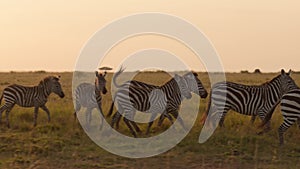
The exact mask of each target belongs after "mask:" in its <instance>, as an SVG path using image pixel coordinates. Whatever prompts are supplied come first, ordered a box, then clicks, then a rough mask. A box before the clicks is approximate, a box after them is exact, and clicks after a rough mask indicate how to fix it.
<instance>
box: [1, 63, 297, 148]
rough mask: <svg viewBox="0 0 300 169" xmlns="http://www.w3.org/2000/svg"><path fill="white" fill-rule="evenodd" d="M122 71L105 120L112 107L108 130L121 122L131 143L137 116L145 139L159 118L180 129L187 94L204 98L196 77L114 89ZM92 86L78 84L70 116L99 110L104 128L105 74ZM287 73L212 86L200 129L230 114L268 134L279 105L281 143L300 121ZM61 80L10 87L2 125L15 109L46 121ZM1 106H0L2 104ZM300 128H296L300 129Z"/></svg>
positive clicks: (5, 96)
mask: <svg viewBox="0 0 300 169" xmlns="http://www.w3.org/2000/svg"><path fill="white" fill-rule="evenodd" d="M123 71H124V69H122V68H121V69H120V70H119V71H118V72H117V73H116V74H115V76H114V77H113V84H114V85H115V86H116V87H117V92H116V93H115V95H114V97H113V101H112V104H111V108H110V110H109V113H108V115H107V117H110V116H111V115H112V114H113V110H114V105H115V104H116V106H117V108H118V109H117V111H116V112H115V113H114V114H113V117H112V120H111V126H112V127H114V126H115V125H116V127H117V129H118V127H119V122H120V119H121V118H123V121H124V122H125V124H126V126H127V127H128V129H129V130H130V132H131V134H132V135H133V136H134V137H137V132H140V131H141V130H140V128H139V127H138V125H137V124H136V123H135V122H134V121H133V119H134V116H135V114H136V111H141V112H145V113H151V117H150V120H149V123H148V128H147V131H146V133H147V134H149V131H150V128H151V126H152V124H153V120H154V119H155V118H156V116H157V115H160V118H159V122H158V124H159V125H161V123H162V122H163V120H164V118H167V119H169V120H170V122H171V123H173V118H175V119H177V120H178V121H179V123H180V124H181V126H182V127H183V128H185V126H184V123H183V120H182V119H181V117H180V116H179V113H178V111H179V108H180V105H181V102H182V101H183V100H184V99H190V98H191V97H192V93H195V94H197V95H199V96H200V97H201V98H206V97H207V96H208V92H207V91H206V89H205V88H204V87H203V84H202V83H201V81H200V79H199V78H198V75H197V74H196V73H192V72H189V73H186V74H184V75H182V76H180V75H177V74H175V76H174V77H173V78H171V79H170V80H169V81H168V82H166V83H165V84H163V85H161V86H156V85H151V84H147V83H143V82H140V81H136V80H132V81H127V82H125V83H123V84H121V85H119V84H117V82H116V78H117V77H118V76H119V75H120V74H122V72H123ZM95 74H96V78H95V83H94V84H89V83H82V84H80V85H78V86H77V88H76V89H75V92H74V100H75V112H74V116H75V117H76V114H77V112H78V111H79V110H80V109H81V107H86V108H87V110H86V124H87V125H90V123H91V119H92V118H91V117H92V116H91V112H92V109H95V108H96V109H98V111H99V113H100V117H101V126H100V128H101V127H102V125H103V118H104V114H103V111H102V94H106V93H107V89H106V79H105V77H106V74H107V73H106V72H105V73H104V74H101V73H98V72H96V73H95ZM290 74H291V71H289V72H288V73H286V72H285V71H284V70H281V73H280V75H278V76H277V77H275V78H273V79H272V80H271V81H269V82H266V83H264V84H262V85H252V86H250V85H243V84H238V83H233V82H227V81H225V82H219V83H216V84H214V85H213V87H212V89H211V92H210V94H209V96H210V100H209V104H208V108H207V111H206V112H205V113H204V114H203V116H202V119H201V121H202V123H204V121H207V123H215V122H216V121H219V126H220V127H223V126H224V119H225V116H226V114H227V112H228V111H229V110H234V111H235V112H238V113H241V114H244V115H250V116H252V122H253V121H254V119H255V117H256V116H258V117H259V118H260V119H261V120H262V121H263V123H262V125H261V126H263V127H265V128H264V130H263V131H262V132H266V131H268V130H269V129H270V119H271V117H272V114H273V112H274V109H275V107H276V106H277V105H278V104H279V103H281V112H282V115H283V119H284V121H283V123H282V124H281V125H280V127H279V129H278V133H279V143H280V145H282V144H283V143H284V139H283V134H284V132H285V131H286V130H287V129H288V128H289V127H290V126H291V125H293V124H294V123H295V122H296V121H298V122H299V121H300V89H299V88H298V86H297V85H296V83H295V82H294V80H293V79H292V78H291V77H290ZM59 79H60V77H57V76H49V77H46V78H45V79H43V80H41V81H40V83H39V84H38V85H37V86H33V87H26V86H21V85H16V84H14V85H10V86H8V87H6V88H5V89H4V91H3V93H2V96H1V100H2V99H4V100H5V104H4V105H2V106H1V107H0V122H1V117H2V112H4V111H6V125H7V127H8V128H9V127H10V123H9V112H10V111H11V109H12V108H13V107H14V105H15V104H17V105H19V106H21V107H34V126H36V124H37V115H38V109H39V108H41V109H43V110H44V111H45V112H46V113H47V115H48V121H50V111H49V110H48V108H47V107H46V105H45V104H46V102H47V98H48V96H49V95H50V94H51V93H55V94H57V95H58V96H59V97H61V98H63V97H64V95H65V94H64V92H63V90H62V87H61V84H60V82H59ZM1 100H0V101H1ZM299 127H300V125H299Z"/></svg>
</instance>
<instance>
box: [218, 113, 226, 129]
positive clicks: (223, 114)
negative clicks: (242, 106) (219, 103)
mask: <svg viewBox="0 0 300 169" xmlns="http://www.w3.org/2000/svg"><path fill="white" fill-rule="evenodd" d="M226 113H227V111H224V112H223V113H222V115H221V118H220V121H219V126H220V127H223V128H224V127H225V125H224V121H225V116H226Z"/></svg>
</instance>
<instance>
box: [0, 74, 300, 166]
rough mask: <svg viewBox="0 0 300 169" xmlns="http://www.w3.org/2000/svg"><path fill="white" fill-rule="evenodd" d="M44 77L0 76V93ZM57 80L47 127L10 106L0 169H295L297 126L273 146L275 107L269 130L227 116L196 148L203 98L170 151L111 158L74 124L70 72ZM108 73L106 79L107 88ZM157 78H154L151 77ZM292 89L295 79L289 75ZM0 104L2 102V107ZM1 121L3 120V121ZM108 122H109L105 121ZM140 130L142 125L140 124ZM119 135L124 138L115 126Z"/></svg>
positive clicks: (262, 77)
mask: <svg viewBox="0 0 300 169" xmlns="http://www.w3.org/2000/svg"><path fill="white" fill-rule="evenodd" d="M50 74H52V75H53V74H57V73H48V72H28V73H26V72H23V73H21V72H13V73H0V91H2V90H3V89H4V88H5V87H6V86H7V85H9V84H13V83H18V84H23V85H35V84H38V82H39V81H40V80H41V79H42V78H44V77H45V76H47V75H50ZM59 74H60V75H61V77H62V78H61V82H62V85H63V89H64V92H65V93H66V97H65V98H64V99H60V98H59V97H58V96H56V95H51V96H50V98H49V102H48V103H47V106H48V108H49V110H50V112H51V118H52V119H51V122H50V123H47V116H46V113H44V112H43V111H42V110H40V113H39V116H38V125H37V127H33V109H32V108H21V107H18V106H15V107H14V108H13V110H12V111H11V113H10V122H11V129H7V128H6V127H5V124H4V120H3V121H2V124H1V125H0V168H43V169H47V168H58V169H59V168H64V169H66V168H222V169H223V168H297V166H299V165H300V162H299V158H300V147H299V145H298V143H299V140H300V134H299V129H298V128H297V126H296V125H295V126H293V127H291V128H290V129H289V130H288V131H287V132H286V134H285V141H286V144H285V145H284V146H283V147H279V146H278V137H277V128H278V127H279V125H280V123H281V121H282V117H281V114H280V111H279V108H277V109H276V111H275V113H274V116H273V118H272V130H271V131H270V132H268V133H267V134H265V135H262V136H258V135H256V134H255V133H256V132H257V131H258V129H257V126H258V125H259V123H260V120H258V119H257V120H256V122H255V124H254V126H253V125H251V124H250V117H246V116H243V115H240V114H237V113H235V112H229V113H228V116H227V117H226V120H225V126H226V127H225V128H224V129H221V128H218V129H217V130H216V131H215V133H214V134H213V136H212V137H211V138H210V139H209V140H208V141H207V142H205V143H204V144H199V143H198V137H199V134H200V131H201V127H202V126H201V125H200V124H199V121H200V117H201V115H202V113H203V112H204V111H205V109H206V104H207V99H206V100H203V99H202V100H201V103H202V104H201V106H200V111H199V114H198V119H197V120H196V123H195V125H194V126H193V128H192V130H191V131H190V133H189V134H188V135H187V136H186V137H185V138H184V139H183V141H181V142H180V143H179V144H178V145H177V146H175V147H174V148H173V149H171V150H169V151H167V152H166V153H163V154H161V155H158V156H154V157H150V158H144V159H129V158H124V157H120V156H117V155H114V154H111V153H109V152H107V151H105V150H103V149H102V148H100V147H98V146H97V145H96V144H95V143H93V142H92V141H91V140H90V138H89V137H88V136H87V135H86V134H85V132H84V131H83V129H82V128H81V126H80V124H79V123H78V122H76V121H74V117H73V112H74V108H73V103H72V95H71V91H72V89H71V86H72V84H71V83H72V73H68V72H64V73H59ZM111 76H112V75H111V74H109V76H108V85H107V87H108V88H110V79H111ZM157 76H159V78H157ZM226 76H227V80H228V81H234V82H238V83H243V84H261V83H263V82H265V81H268V80H270V79H272V78H273V77H275V76H276V74H275V73H269V74H246V75H245V74H240V73H228V74H227V75H226ZM292 76H293V78H294V79H296V82H297V84H300V75H299V74H293V75H292ZM199 77H200V79H201V80H202V82H203V84H204V85H205V87H207V88H208V89H209V85H210V84H209V81H208V76H207V74H206V73H200V74H199ZM136 79H138V80H141V81H145V82H149V83H150V82H151V83H154V84H161V83H162V82H164V81H166V80H167V79H168V76H167V75H166V74H163V73H160V74H159V75H157V74H154V73H144V74H139V75H138V76H137V77H136ZM2 104H3V103H2ZM110 104H111V97H110V91H109V93H108V94H107V95H105V96H104V101H103V110H104V111H105V113H107V112H108V109H109V107H110ZM3 117H4V116H3ZM107 120H108V121H110V119H107ZM168 126H169V124H168V121H167V120H166V121H165V122H164V124H163V126H162V128H159V127H156V124H154V125H153V129H152V132H151V135H156V134H157V133H161V132H163V131H164V130H165V129H167V128H168ZM141 128H142V130H143V131H145V129H146V125H141ZM120 132H121V133H124V134H127V135H129V136H130V133H129V131H128V129H127V128H126V127H125V125H124V124H123V122H121V126H120Z"/></svg>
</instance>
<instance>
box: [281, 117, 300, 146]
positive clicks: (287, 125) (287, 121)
mask: <svg viewBox="0 0 300 169" xmlns="http://www.w3.org/2000/svg"><path fill="white" fill-rule="evenodd" d="M296 120H297V119H287V118H284V121H283V123H282V124H281V125H280V127H279V128H278V136H279V145H283V143H284V140H283V134H284V132H285V131H286V130H287V129H288V128H290V126H291V125H293V124H294V123H295V122H296Z"/></svg>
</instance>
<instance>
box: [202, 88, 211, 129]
mask: <svg viewBox="0 0 300 169" xmlns="http://www.w3.org/2000/svg"><path fill="white" fill-rule="evenodd" d="M211 94H212V90H211V91H210V93H209V100H208V105H207V110H206V112H205V113H203V115H202V117H201V120H200V124H204V123H205V120H206V118H207V116H208V113H209V111H210V109H211V107H210V106H211Z"/></svg>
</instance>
